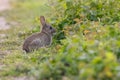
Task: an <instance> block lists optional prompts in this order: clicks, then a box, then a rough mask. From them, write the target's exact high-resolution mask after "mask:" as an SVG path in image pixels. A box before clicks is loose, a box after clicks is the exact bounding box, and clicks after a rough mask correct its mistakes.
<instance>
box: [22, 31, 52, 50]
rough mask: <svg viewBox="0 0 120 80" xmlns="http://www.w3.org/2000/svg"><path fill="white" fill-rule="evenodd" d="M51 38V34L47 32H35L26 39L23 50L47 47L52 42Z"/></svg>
mask: <svg viewBox="0 0 120 80" xmlns="http://www.w3.org/2000/svg"><path fill="white" fill-rule="evenodd" d="M51 40H52V39H51V36H50V35H47V34H45V33H37V34H33V35H32V36H30V37H28V38H27V39H26V40H25V42H24V44H23V50H25V51H26V52H30V51H31V50H34V49H38V48H40V47H45V46H47V45H50V44H51Z"/></svg>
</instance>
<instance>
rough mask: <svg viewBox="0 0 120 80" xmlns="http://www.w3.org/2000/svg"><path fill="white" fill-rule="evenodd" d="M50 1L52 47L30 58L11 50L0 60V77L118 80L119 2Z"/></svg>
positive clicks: (39, 79) (87, 0) (101, 0)
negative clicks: (55, 32) (52, 31)
mask: <svg viewBox="0 0 120 80" xmlns="http://www.w3.org/2000/svg"><path fill="white" fill-rule="evenodd" d="M49 1H50V2H51V3H50V4H49V6H50V7H51V10H52V12H51V13H50V14H51V17H50V19H49V20H50V22H51V23H52V24H53V25H54V26H55V27H56V28H57V30H58V31H57V34H56V35H55V37H54V43H53V44H52V45H51V47H50V48H42V49H40V50H38V51H34V52H33V53H30V54H23V52H21V51H20V50H14V51H13V53H12V54H10V55H6V56H5V57H4V58H3V59H2V60H1V62H2V64H4V67H3V68H2V70H1V69H0V71H1V73H0V77H2V78H3V79H6V78H8V77H18V76H19V77H22V76H27V77H30V78H33V79H35V80H74V79H75V80H118V79H119V78H120V77H119V73H120V68H119V67H120V64H119V59H120V36H119V35H120V31H119V29H120V27H119V25H120V23H119V20H120V16H119V15H120V12H119V8H120V6H119V5H118V3H120V1H119V0H107V1H106V0H99V1H97V0H91V1H90V0H74V1H73V0H64V1H63V0H56V1H53V0H49ZM28 11H29V10H28ZM24 13H25V12H24ZM53 13H54V14H53ZM26 14H27V13H26ZM26 22H27V21H26ZM36 31H39V28H38V27H37V28H34V30H31V32H28V29H27V28H26V32H28V33H33V32H36ZM19 39H23V38H22V37H19ZM59 43H60V44H59ZM54 44H55V45H54ZM21 53H22V54H21Z"/></svg>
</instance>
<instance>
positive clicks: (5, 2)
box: [0, 0, 10, 11]
mask: <svg viewBox="0 0 120 80" xmlns="http://www.w3.org/2000/svg"><path fill="white" fill-rule="evenodd" d="M8 9H10V4H9V0H0V11H4V10H8Z"/></svg>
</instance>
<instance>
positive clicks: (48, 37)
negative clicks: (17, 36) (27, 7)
mask: <svg viewBox="0 0 120 80" xmlns="http://www.w3.org/2000/svg"><path fill="white" fill-rule="evenodd" d="M40 22H41V24H42V30H41V32H39V33H35V34H33V35H31V36H29V37H28V38H27V39H26V40H25V41H24V44H23V50H25V51H26V52H31V51H33V50H35V49H38V48H41V47H46V46H48V45H50V44H51V42H52V35H53V33H55V32H56V30H55V29H54V28H53V27H52V26H50V25H49V24H47V23H46V21H45V18H44V16H40Z"/></svg>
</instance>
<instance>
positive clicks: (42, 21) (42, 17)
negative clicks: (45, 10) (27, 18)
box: [40, 16, 46, 26]
mask: <svg viewBox="0 0 120 80" xmlns="http://www.w3.org/2000/svg"><path fill="white" fill-rule="evenodd" d="M40 22H41V24H42V26H44V25H45V24H46V21H45V17H44V16H40Z"/></svg>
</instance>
